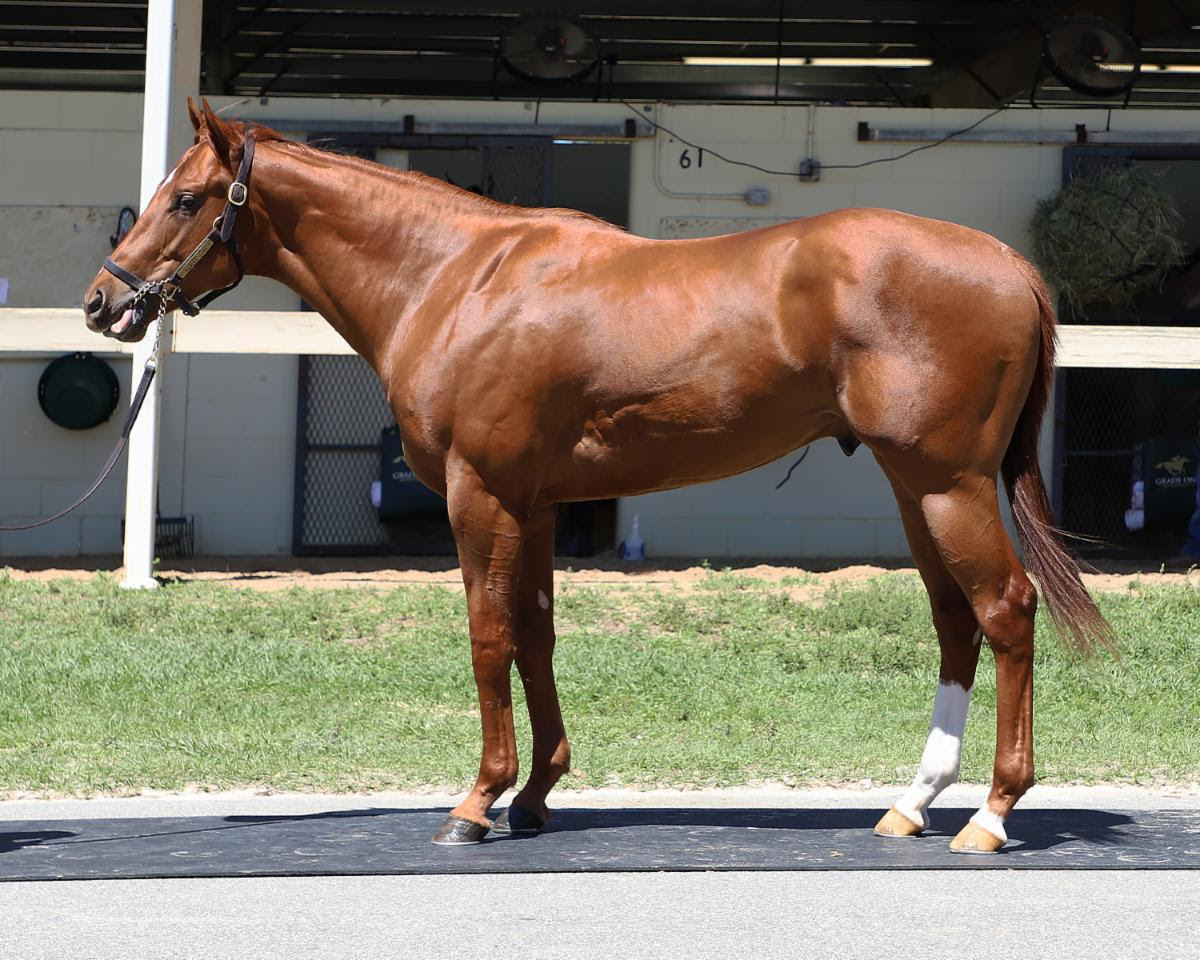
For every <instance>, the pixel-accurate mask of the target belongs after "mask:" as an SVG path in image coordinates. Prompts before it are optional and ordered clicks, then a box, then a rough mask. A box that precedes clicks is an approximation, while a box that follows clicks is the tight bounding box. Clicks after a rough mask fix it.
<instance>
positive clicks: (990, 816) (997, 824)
mask: <svg viewBox="0 0 1200 960" xmlns="http://www.w3.org/2000/svg"><path fill="white" fill-rule="evenodd" d="M971 822H972V823H974V824H976V825H978V826H980V827H983V829H984V830H986V831H987V832H988V833H990V834H991V835H992V836H993V837H995V838H996V839H997V840H1000V841H1002V842H1004V843H1008V834H1007V833H1005V832H1004V821H1003V820H1001V819H1000V817H999V816H998V815H997V814H995V813H992V811H991V810H989V809H988V808H987V804H984V805H983V806H982V807H980V808H979V809H978V810H977V811H976V813H975V815H974V816H973V817H971Z"/></svg>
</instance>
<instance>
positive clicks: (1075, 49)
mask: <svg viewBox="0 0 1200 960" xmlns="http://www.w3.org/2000/svg"><path fill="white" fill-rule="evenodd" d="M1042 60H1043V61H1045V64H1046V66H1047V68H1049V70H1050V72H1051V73H1052V74H1054V76H1056V77H1057V78H1058V79H1059V80H1061V81H1062V82H1063V83H1064V84H1065V85H1066V86H1068V87H1070V88H1071V89H1072V90H1075V91H1078V92H1079V93H1086V94H1088V95H1089V96H1093V97H1115V96H1119V95H1120V94H1123V93H1126V92H1128V91H1129V90H1130V88H1131V87H1132V86H1133V83H1134V81H1135V80H1136V79H1137V77H1138V73H1139V72H1140V71H1141V67H1142V54H1141V50H1139V49H1138V45H1137V43H1136V41H1135V40H1134V39H1133V38H1132V37H1131V36H1129V34H1127V33H1126V32H1125V31H1124V30H1122V29H1121V28H1120V27H1117V26H1114V25H1113V24H1111V23H1109V22H1108V21H1107V20H1101V19H1100V18H1099V17H1068V18H1067V19H1065V20H1060V21H1059V22H1058V23H1056V24H1055V25H1054V26H1052V27H1050V28H1049V29H1048V30H1047V31H1046V33H1045V41H1044V43H1043V46H1042Z"/></svg>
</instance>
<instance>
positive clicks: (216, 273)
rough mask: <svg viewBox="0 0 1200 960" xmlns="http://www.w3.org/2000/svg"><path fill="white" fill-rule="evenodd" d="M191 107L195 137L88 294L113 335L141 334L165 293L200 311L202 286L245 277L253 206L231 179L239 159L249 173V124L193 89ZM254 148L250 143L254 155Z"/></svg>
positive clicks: (171, 304) (94, 314) (91, 315)
mask: <svg viewBox="0 0 1200 960" xmlns="http://www.w3.org/2000/svg"><path fill="white" fill-rule="evenodd" d="M188 114H189V116H190V117H191V119H192V125H193V126H194V127H195V128H196V142H195V144H194V145H193V146H192V147H191V149H189V150H188V151H187V152H186V153H185V154H184V155H183V159H181V160H180V161H179V164H178V165H177V166H176V167H175V169H174V170H173V171H171V173H169V174H167V176H166V178H165V179H164V180H163V182H162V183H160V184H159V185H158V190H157V191H155V194H154V196H153V198H151V200H150V203H149V205H148V206H147V207H146V209H145V210H143V211H142V215H141V216H140V217H139V218H138V221H137V223H136V224H134V226H133V229H132V230H130V231H129V233H128V234H126V236H125V238H124V240H122V241H121V243H120V245H119V246H118V247H117V249H116V250H115V251H113V255H112V258H111V259H110V260H108V261H106V262H105V266H104V267H103V268H102V269H101V270H100V272H99V273H98V274H97V275H96V279H95V280H93V281H92V284H91V286H90V287H89V288H88V291H87V295H86V296H85V297H84V300H83V304H84V307H83V310H84V317H85V321H86V323H87V325H88V328H89V329H91V330H94V331H96V332H97V333H101V332H102V333H103V334H104V335H105V336H107V337H115V338H116V339H118V340H122V341H125V342H130V341H135V340H141V339H142V337H144V336H145V335H146V330H147V329H148V328H149V326H150V321H152V320H153V319H154V317H155V316H156V315H157V313H158V311H159V309H160V306H161V305H162V303H163V301H164V300H165V301H167V308H168V309H175V308H176V307H180V308H183V309H185V310H188V312H194V309H193V304H194V303H195V301H196V300H197V298H199V297H201V295H202V294H204V293H205V292H211V291H217V290H220V289H222V288H225V287H228V286H230V285H231V284H235V283H237V281H238V280H240V279H241V276H242V267H241V264H240V262H239V258H238V255H237V241H236V239H235V237H234V228H235V227H236V231H237V233H241V232H242V231H245V230H248V229H249V228H248V224H247V223H246V221H248V220H249V219H250V214H249V212H248V209H246V208H243V204H245V203H246V202H247V191H246V190H245V188H244V187H241V188H239V187H233V189H232V190H231V186H233V185H234V181H235V179H236V178H237V177H238V174H239V169H240V167H241V168H246V169H245V176H248V175H249V170H248V165H247V164H244V163H243V158H244V157H245V156H246V153H247V141H246V138H245V132H244V128H243V127H242V126H241V125H240V124H237V125H235V124H230V123H226V122H225V121H224V120H222V119H220V118H219V117H218V116H217V115H216V114H215V113H214V112H213V110H212V108H211V107H210V106H209V105H208V101H207V100H206V101H204V103H203V108H198V107H197V106H196V104H195V103H193V102H192V100H191V98H190V97H189V98H188ZM252 151H253V147H252V145H251V147H250V155H251V156H253V152H252ZM245 176H244V177H243V179H245ZM238 211H241V216H240V217H238V216H237V213H238ZM230 214H233V216H230ZM225 218H228V223H227V224H226V225H225V229H224V230H222V223H221V221H222V220H223V219H225ZM206 240H208V241H210V242H209V244H208V245H207V246H206V245H205V241H206ZM207 299H209V298H202V299H201V300H200V302H199V303H198V304H196V306H203V305H204V303H206V302H207Z"/></svg>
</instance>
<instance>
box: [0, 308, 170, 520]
mask: <svg viewBox="0 0 1200 960" xmlns="http://www.w3.org/2000/svg"><path fill="white" fill-rule="evenodd" d="M149 286H151V284H143V285H142V287H141V289H139V290H138V292H137V293H136V294H135V295H134V303H135V304H137V303H139V302H141V299H142V298H144V297H145V296H146V292H147V291H146V288H147V287H149ZM166 315H167V304H166V301H165V300H163V299H162V298H161V297H160V298H159V300H158V316H156V317H155V318H154V344H153V346H152V347H151V348H150V358H149V359H148V360H147V361H146V366H145V367H144V368H143V369H142V379H141V382H140V383H138V386H137V390H136V391H135V392H134V394H133V400H132V401H130V404H129V412H128V413H127V414H126V415H125V424H124V426H122V427H121V436H120V437H119V438H118V439H117V445H116V446H115V447H113V451H112V453H110V454H109V455H108V460H107V461H105V464H104V466H103V467H101V468H100V475H99V476H98V477H96V479H95V480H94V481H92V485H91V486H90V487H88V488H87V492H86V493H84V495H83V496H82V497H80V498H79V499H78V500H76V501H75V502H74V503H72V504H71V505H70V506H69V507H66V508H64V509H62V510H59V511H58V513H56V514H54V515H53V516H49V517H43V518H42V519H41V520H35V521H33V522H32V523H17V524H11V525H4V526H0V530H4V531H11V530H32V529H33V528H34V527H42V526H45V525H46V524H47V523H53V522H54V521H55V520H58V519H60V518H61V517H65V516H66V515H67V514H68V513H70V512H71V511H72V510H74V509H75V508H76V507H78V506H79V505H80V504H82V503H83V502H84V501H85V500H86V499H87V498H88V497H90V496H91V495H92V494H93V493H95V492H96V491H97V490H99V489H100V484H102V483H103V482H104V481H105V480H106V479H108V475H109V474H110V473H111V472H112V468H113V467H114V466H116V463H117V460H118V459H120V457H121V453H122V452H123V451H124V449H125V444H126V443H128V442H129V434H130V432H131V431H132V430H133V425H134V423H135V422H136V421H137V417H138V414H139V413H140V412H141V409H142V402H143V401H144V400H145V399H146V394H147V393H149V392H150V383H151V381H153V380H154V374H155V373H157V372H158V347H159V343H160V342H161V341H162V328H163V318H164V317H165V316H166Z"/></svg>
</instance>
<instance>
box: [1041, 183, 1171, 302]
mask: <svg viewBox="0 0 1200 960" xmlns="http://www.w3.org/2000/svg"><path fill="white" fill-rule="evenodd" d="M1182 222H1183V217H1182V216H1181V215H1180V213H1179V210H1178V208H1177V206H1176V203H1175V200H1174V198H1173V197H1172V196H1171V194H1170V192H1169V191H1168V190H1167V188H1166V185H1165V184H1164V183H1163V177H1162V175H1160V174H1157V173H1150V172H1148V171H1145V170H1139V169H1138V168H1137V167H1136V166H1133V165H1129V166H1109V167H1105V168H1103V169H1101V170H1099V171H1097V172H1095V173H1094V174H1091V175H1089V176H1082V177H1076V178H1075V179H1073V180H1072V181H1071V183H1069V184H1068V185H1067V186H1065V187H1063V188H1062V189H1061V190H1059V191H1058V192H1057V193H1056V194H1054V196H1052V197H1050V198H1048V199H1046V200H1039V201H1038V203H1037V207H1036V209H1035V210H1034V213H1033V217H1032V218H1031V220H1030V223H1029V232H1030V234H1031V236H1032V239H1033V249H1032V254H1033V260H1034V262H1035V263H1036V264H1037V265H1038V267H1039V268H1040V269H1041V271H1042V273H1043V274H1045V276H1046V279H1047V280H1049V281H1050V283H1051V284H1053V285H1054V286H1055V287H1057V288H1058V290H1059V292H1060V293H1062V295H1063V296H1064V297H1066V300H1067V302H1068V304H1069V305H1070V307H1071V309H1072V311H1073V312H1074V313H1075V314H1077V315H1079V316H1084V315H1085V311H1086V308H1087V306H1088V305H1089V304H1090V305H1101V304H1104V305H1112V306H1117V307H1126V306H1129V305H1130V303H1132V301H1133V300H1134V298H1135V297H1136V296H1137V295H1138V294H1139V293H1141V292H1143V291H1145V290H1148V289H1150V288H1153V287H1158V286H1161V284H1162V281H1163V278H1164V277H1165V276H1166V275H1167V273H1168V272H1169V271H1170V270H1171V269H1172V268H1174V267H1175V266H1177V265H1178V264H1179V263H1180V262H1181V261H1182V259H1183V255H1184V246H1183V242H1182V241H1181V239H1180V236H1179V226H1180V224H1181V223H1182Z"/></svg>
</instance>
